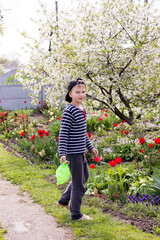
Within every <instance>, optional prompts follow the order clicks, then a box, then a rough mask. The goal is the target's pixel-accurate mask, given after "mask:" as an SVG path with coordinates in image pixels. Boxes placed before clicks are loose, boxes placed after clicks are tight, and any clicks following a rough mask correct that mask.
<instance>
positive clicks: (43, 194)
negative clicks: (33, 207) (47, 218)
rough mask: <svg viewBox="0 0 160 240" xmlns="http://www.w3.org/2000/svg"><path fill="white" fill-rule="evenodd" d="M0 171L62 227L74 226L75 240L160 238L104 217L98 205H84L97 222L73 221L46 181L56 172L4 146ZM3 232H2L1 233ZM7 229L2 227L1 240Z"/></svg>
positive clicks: (140, 239) (0, 158) (143, 239)
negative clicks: (29, 161) (34, 163)
mask: <svg viewBox="0 0 160 240" xmlns="http://www.w3.org/2000/svg"><path fill="white" fill-rule="evenodd" d="M0 152H1V154H0V172H1V174H2V176H3V178H5V179H6V180H9V181H10V182H11V183H13V184H17V185H19V186H20V189H21V191H25V190H27V191H28V192H29V193H30V196H31V197H32V199H33V200H34V201H35V202H37V203H39V204H41V205H43V206H44V207H45V210H46V212H47V213H50V214H52V215H53V216H54V217H56V218H57V221H58V222H59V224H60V225H65V226H70V227H72V229H73V231H74V234H75V239H81V240H82V239H101V240H102V239H103V240H112V239H113V240H135V239H137V240H158V239H160V237H158V236H155V235H152V234H147V233H144V232H141V231H140V230H137V229H135V227H134V226H131V225H128V224H125V223H122V222H119V221H114V220H113V219H112V218H111V217H110V216H109V215H107V214H103V213H102V212H101V210H100V209H98V208H96V206H92V207H90V206H89V205H87V204H86V205H83V206H82V212H83V213H85V214H89V215H90V216H91V217H93V218H94V220H93V221H84V222H83V221H81V222H80V221H72V220H71V217H70V213H69V211H68V210H66V209H64V208H60V207H57V205H56V202H57V200H58V199H59V197H60V195H61V191H60V189H58V188H57V186H56V185H54V184H51V183H50V182H48V181H47V180H46V177H47V176H52V175H54V174H55V170H54V169H46V168H43V166H42V165H41V167H40V166H38V165H32V166H31V165H30V164H29V163H28V161H27V160H26V159H24V158H20V157H16V156H14V155H12V154H10V153H9V152H7V151H5V150H4V148H3V146H2V144H0ZM1 232H2V233H1ZM3 233H4V230H3V229H2V230H1V228H0V239H3V238H2V237H1V235H3Z"/></svg>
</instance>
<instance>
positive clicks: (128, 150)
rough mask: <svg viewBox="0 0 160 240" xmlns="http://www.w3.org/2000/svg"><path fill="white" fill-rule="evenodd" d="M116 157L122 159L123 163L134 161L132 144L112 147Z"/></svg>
mask: <svg viewBox="0 0 160 240" xmlns="http://www.w3.org/2000/svg"><path fill="white" fill-rule="evenodd" d="M112 149H113V152H114V154H115V157H118V156H119V157H121V158H122V160H123V161H125V162H129V161H132V160H133V159H134V153H133V152H132V144H131V143H124V144H119V145H113V146H112Z"/></svg>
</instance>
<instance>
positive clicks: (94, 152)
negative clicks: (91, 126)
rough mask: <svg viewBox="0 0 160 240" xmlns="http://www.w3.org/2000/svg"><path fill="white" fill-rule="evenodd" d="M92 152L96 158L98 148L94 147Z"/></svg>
mask: <svg viewBox="0 0 160 240" xmlns="http://www.w3.org/2000/svg"><path fill="white" fill-rule="evenodd" d="M91 152H92V153H93V154H94V157H95V158H96V157H97V156H98V150H97V149H96V148H92V150H91Z"/></svg>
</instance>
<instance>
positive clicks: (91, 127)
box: [86, 115, 101, 132]
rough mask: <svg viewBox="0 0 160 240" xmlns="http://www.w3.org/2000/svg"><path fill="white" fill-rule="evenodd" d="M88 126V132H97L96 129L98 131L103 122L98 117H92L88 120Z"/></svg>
mask: <svg viewBox="0 0 160 240" xmlns="http://www.w3.org/2000/svg"><path fill="white" fill-rule="evenodd" d="M86 124H87V131H88V132H92V131H96V129H98V127H99V126H100V124H101V122H100V121H99V117H98V116H95V115H92V116H90V117H89V118H87V122H86Z"/></svg>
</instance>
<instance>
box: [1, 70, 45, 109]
mask: <svg viewBox="0 0 160 240" xmlns="http://www.w3.org/2000/svg"><path fill="white" fill-rule="evenodd" d="M16 70H17V69H14V70H11V71H9V72H7V73H5V74H3V75H0V101H1V102H0V107H2V108H3V109H4V110H16V109H25V108H32V109H36V108H37V106H39V104H37V105H32V104H31V100H32V99H31V97H30V96H29V95H28V94H29V93H30V92H31V91H30V90H23V86H22V84H21V83H19V82H18V81H17V80H16V79H15V78H14V75H15V72H16ZM43 96H44V91H43V89H42V91H41V96H40V99H39V101H40V102H41V103H42V102H43V100H44V99H43Z"/></svg>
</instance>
